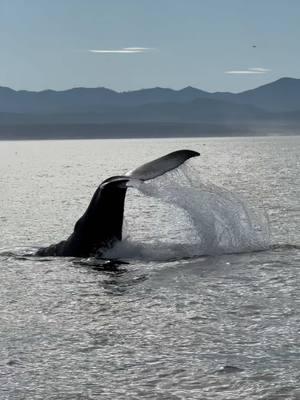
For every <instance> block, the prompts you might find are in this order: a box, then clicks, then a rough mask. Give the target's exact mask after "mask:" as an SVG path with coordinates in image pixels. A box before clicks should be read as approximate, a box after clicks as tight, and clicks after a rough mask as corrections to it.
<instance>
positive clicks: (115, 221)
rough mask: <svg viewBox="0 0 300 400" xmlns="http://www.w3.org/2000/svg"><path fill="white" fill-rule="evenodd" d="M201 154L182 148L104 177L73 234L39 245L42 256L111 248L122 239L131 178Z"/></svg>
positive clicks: (156, 173)
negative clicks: (123, 171) (51, 243)
mask: <svg viewBox="0 0 300 400" xmlns="http://www.w3.org/2000/svg"><path fill="white" fill-rule="evenodd" d="M199 155H200V154H199V153H197V152H196V151H192V150H179V151H175V152H172V153H169V154H167V155H165V156H163V157H160V158H157V159H156V160H153V161H150V162H148V163H146V164H143V165H141V166H140V167H138V168H136V169H134V170H132V171H129V172H127V173H126V175H124V176H114V177H111V178H108V179H106V180H105V181H103V182H102V183H101V184H100V186H99V187H98V188H97V190H96V192H95V193H94V195H93V197H92V199H91V201H90V204H89V206H88V208H87V210H86V211H85V213H84V214H83V215H82V217H81V218H79V220H78V221H77V222H76V224H75V227H74V231H73V233H72V234H71V236H70V237H69V238H68V239H67V240H64V241H62V242H59V243H57V244H54V245H51V246H49V247H46V248H42V249H39V250H38V251H37V255H39V256H45V255H47V256H49V255H51V256H73V257H88V256H90V255H92V254H95V253H96V252H98V251H99V249H100V251H101V248H109V247H111V246H112V245H113V244H114V243H115V242H116V241H120V240H122V227H123V217H124V203H125V196H126V191H127V187H128V186H131V182H132V183H133V182H134V181H139V182H144V181H147V180H150V179H154V178H156V177H158V176H161V175H163V174H165V173H166V172H168V171H171V170H173V169H175V168H178V167H179V166H180V165H181V164H183V163H184V162H185V161H187V160H188V159H189V158H191V157H197V156H199Z"/></svg>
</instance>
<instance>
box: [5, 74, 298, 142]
mask: <svg viewBox="0 0 300 400" xmlns="http://www.w3.org/2000/svg"><path fill="white" fill-rule="evenodd" d="M122 124H123V126H124V124H126V127H127V128H126V129H127V130H128V132H130V131H131V130H132V131H135V132H136V130H137V129H138V128H137V126H139V127H141V129H142V130H143V131H145V132H146V131H147V132H148V133H149V132H150V131H151V129H152V128H153V127H155V135H156V134H157V135H159V132H160V129H161V131H163V130H164V129H166V126H167V125H168V124H169V125H168V126H170V127H174V126H175V125H176V124H177V125H176V126H177V128H178V127H179V125H180V126H181V127H183V126H186V127H187V128H186V130H187V131H188V132H192V133H193V132H194V130H196V131H197V129H198V132H199V133H201V132H203V133H205V130H210V129H212V128H211V127H213V129H212V131H214V130H215V131H218V132H220V133H221V134H222V132H223V131H224V132H225V131H226V132H228V131H231V130H232V132H238V131H239V130H243V131H249V129H250V131H254V130H256V131H259V130H261V131H264V132H269V131H270V132H274V129H276V130H284V129H287V130H288V131H291V132H293V133H294V132H296V133H298V132H299V130H300V79H294V78H281V79H278V80H276V81H274V82H271V83H268V84H266V85H263V86H260V87H257V88H255V89H251V90H247V91H244V92H241V93H228V92H224V93H223V92H216V93H209V92H206V91H203V90H200V89H197V88H194V87H191V86H188V87H186V88H183V89H181V90H174V89H169V88H160V87H157V88H150V89H141V90H135V91H128V92H117V91H114V90H111V89H107V88H104V87H98V88H83V87H81V88H80V87H79V88H73V89H68V90H63V91H55V90H43V91H39V92H34V91H27V90H18V91H17V90H13V89H10V88H7V87H0V138H1V137H2V138H3V135H4V134H5V135H4V136H5V137H7V136H8V137H9V134H10V133H9V132H16V131H18V132H21V131H22V128H24V127H27V128H26V129H27V131H28V132H29V131H30V129H31V130H32V132H33V131H34V130H38V129H40V132H42V131H44V132H48V131H49V129H50V131H51V132H52V131H54V129H57V130H60V131H61V132H64V131H67V130H68V132H71V131H72V128H71V126H72V127H74V126H76V129H74V131H75V130H76V131H77V132H79V131H80V129H81V130H82V132H83V135H84V132H87V131H89V130H91V129H92V130H93V132H94V133H93V135H94V134H95V135H96V134H97V127H98V128H99V132H100V131H101V132H102V131H103V132H104V131H105V130H110V131H111V132H112V135H113V134H114V133H113V129H112V126H115V127H116V128H115V129H118V130H120V129H122ZM136 124H138V125H136ZM147 124H148V125H147ZM166 124H167V125H166ZM174 124H175V125H174ZM193 124H194V125H193ZM79 125H80V126H79ZM92 125H93V128H92ZM100 125H101V129H100ZM108 125H110V128H109V129H108ZM87 126H89V128H88V129H87ZM42 127H43V128H42ZM45 127H47V128H45ZM151 127H152V128H151ZM197 127H198V128H197ZM177 128H176V129H177ZM124 129H125V128H124ZM149 129H150V131H149ZM153 129H154V128H153ZM153 129H152V130H153ZM174 129H175V128H174ZM176 129H175V130H176ZM178 129H179V128H178ZM182 129H183V128H182ZM23 130H24V129H23ZM170 130H171V128H170ZM24 132H25V130H24ZM151 132H152V131H151ZM196 133H197V132H196ZM45 135H46V136H47V134H46V133H45ZM76 135H77V136H78V135H79V133H77V134H76ZM136 135H138V132H136ZM77 136H76V137H77ZM141 136H143V132H141Z"/></svg>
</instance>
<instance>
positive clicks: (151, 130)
mask: <svg viewBox="0 0 300 400" xmlns="http://www.w3.org/2000/svg"><path fill="white" fill-rule="evenodd" d="M299 134H300V128H299V126H284V125H280V124H274V125H273V124H272V125H271V126H269V125H267V126H255V125H254V123H253V124H249V125H239V124H229V125H220V124H204V123H203V124H197V123H185V124H181V123H164V124H161V123H132V124H131V123H124V124H122V123H121V124H119V123H118V124H87V125H86V124H84V125H81V124H68V125H61V124H53V125H6V126H5V125H0V140H76V139H81V140H83V139H160V138H162V139H163V138H188V137H191V138H197V137H199V138H201V137H206V138H209V137H251V136H253V137H255V136H297V135H299Z"/></svg>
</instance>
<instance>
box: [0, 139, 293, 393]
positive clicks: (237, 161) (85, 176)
mask: <svg viewBox="0 0 300 400" xmlns="http://www.w3.org/2000/svg"><path fill="white" fill-rule="evenodd" d="M299 144H300V140H299V139H298V138H296V137H294V138H255V139H251V138H248V139H238V138H236V139H191V140H185V141H184V140H182V141H180V140H177V139H176V140H174V141H172V140H161V141H159V140H155V141H146V140H141V141H122V143H121V145H120V142H119V141H68V142H1V143H0V166H1V171H3V172H2V174H1V177H0V180H1V182H0V190H1V198H0V201H1V211H0V222H1V228H2V231H1V233H2V235H1V239H0V240H1V242H0V248H1V249H2V250H3V251H7V253H6V254H4V253H3V252H2V256H1V258H0V262H1V280H0V282H1V283H0V285H1V291H0V299H1V313H0V318H1V321H0V327H1V328H0V352H1V358H0V397H1V398H7V399H14V400H15V399H16V400H19V399H24V398H30V399H58V398H59V399H63V400H65V399H89V398H90V399H99V398H101V399H112V398H114V399H128V398H130V399H135V398H136V399H140V398H146V399H147V398H149V399H154V398H157V399H199V398H201V399H202V398H203V399H249V398H251V399H261V398H263V399H277V398H278V399H297V398H298V397H299V396H300V392H299V381H300V374H299V370H300V368H299V367H300V365H299V360H300V354H299V353H300V350H299V335H298V329H299V307H298V306H297V302H298V299H299V286H298V285H299V284H298V282H299V266H300V251H299V247H297V245H299V228H298V227H299V220H300V217H299V157H298V154H299ZM179 148H191V149H194V150H197V151H200V153H201V157H200V159H199V160H197V165H196V166H195V168H197V170H199V173H200V174H201V178H203V177H204V178H206V179H208V180H209V181H211V182H213V183H215V184H218V185H221V186H222V185H223V186H225V187H226V188H228V189H231V190H235V191H237V192H238V193H241V194H242V195H243V196H244V198H248V199H249V201H250V200H251V202H253V203H254V204H257V205H258V206H259V205H261V204H263V205H264V207H265V209H266V210H267V212H268V215H269V220H270V228H271V241H272V243H273V244H274V245H276V246H275V247H273V248H271V249H269V250H267V251H264V252H253V253H245V254H233V255H229V254H227V255H219V256H215V257H195V258H190V259H180V258H178V259H173V261H155V260H156V258H155V257H153V259H152V260H151V257H149V254H150V255H151V252H150V253H149V252H148V253H147V254H148V257H146V258H144V259H143V258H142V257H139V259H138V260H137V259H136V260H134V259H132V260H131V262H130V264H129V265H120V266H119V267H118V268H116V270H114V269H107V270H105V271H101V270H100V271H99V270H95V268H94V266H93V265H92V264H93V263H91V265H89V264H88V263H87V264H84V263H83V264H80V262H78V261H80V260H74V259H59V258H49V259H48V258H46V259H38V258H33V257H27V256H25V257H24V256H23V255H24V254H25V253H26V251H27V250H28V249H32V248H33V246H39V245H46V244H48V243H51V242H55V241H57V240H61V239H62V238H63V237H64V236H66V235H68V234H69V233H70V231H71V229H72V227H73V224H74V222H75V221H76V219H77V218H78V216H79V215H80V214H81V213H82V212H83V210H84V208H85V206H86V205H87V204H88V201H89V199H90V197H91V195H92V193H93V191H94V190H95V188H96V186H97V184H98V183H100V182H101V181H102V180H103V179H105V178H106V177H108V176H110V175H115V174H118V173H124V172H126V170H128V169H131V168H134V167H135V166H137V165H139V164H141V163H143V162H145V161H146V160H149V159H152V158H154V157H156V156H160V155H162V154H164V153H167V152H169V151H172V150H175V149H179ZM137 209H138V207H137ZM135 210H136V209H133V210H132V215H130V214H129V215H127V219H128V224H129V228H130V223H132V222H133V220H134V221H135V226H136V227H137V229H136V231H134V232H133V233H132V234H133V235H135V236H134V237H135V239H136V240H137V244H138V245H139V246H140V247H143V246H144V247H143V251H144V254H145V248H147V240H148V239H149V240H152V239H155V234H156V231H155V219H153V218H152V219H151V218H150V216H151V215H152V214H151V209H150V210H149V214H148V216H147V215H146V216H145V215H143V213H141V212H140V213H137V212H136V211H135ZM129 213H130V210H129ZM147 218H148V219H147ZM150 220H151V221H150ZM145 221H146V222H147V221H149V222H151V224H153V225H152V228H151V229H150V227H149V226H147V223H146V222H145ZM158 221H159V220H158ZM148 228H149V230H148ZM157 231H158V230H157ZM150 232H151V235H152V237H151V238H150V237H148V236H147V235H148V234H149V235H150ZM179 233H180V232H179ZM153 236H154V238H153ZM157 238H158V239H159V240H162V239H163V237H162V235H161V233H160V232H157ZM176 238H178V236H176V235H175V234H174V240H175V241H176ZM179 242H180V241H179ZM160 243H161V246H162V245H163V241H161V242H160ZM286 244H288V245H296V246H294V247H293V246H290V247H289V246H287V245H286ZM152 250H153V249H152ZM154 250H155V247H154ZM162 251H163V250H162V249H161V248H158V249H157V252H160V253H161V252H162ZM9 252H10V253H9ZM166 254H167V255H168V253H166ZM16 255H19V256H16ZM133 255H134V254H133ZM133 258H134V257H133ZM137 258H138V257H137ZM166 258H167V257H166ZM297 396H298V397H297Z"/></svg>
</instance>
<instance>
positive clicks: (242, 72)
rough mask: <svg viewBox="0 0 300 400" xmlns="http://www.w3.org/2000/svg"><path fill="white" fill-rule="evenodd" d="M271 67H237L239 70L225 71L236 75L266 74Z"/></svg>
mask: <svg viewBox="0 0 300 400" xmlns="http://www.w3.org/2000/svg"><path fill="white" fill-rule="evenodd" d="M270 71H271V70H270V69H269V68H262V67H254V68H247V69H237V70H230V71H225V74H232V75H234V74H236V75H239V74H240V75H255V74H257V75H259V74H266V73H267V72H270Z"/></svg>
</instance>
